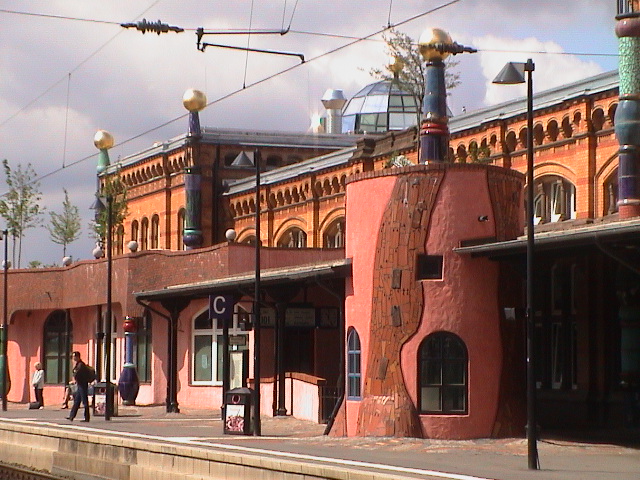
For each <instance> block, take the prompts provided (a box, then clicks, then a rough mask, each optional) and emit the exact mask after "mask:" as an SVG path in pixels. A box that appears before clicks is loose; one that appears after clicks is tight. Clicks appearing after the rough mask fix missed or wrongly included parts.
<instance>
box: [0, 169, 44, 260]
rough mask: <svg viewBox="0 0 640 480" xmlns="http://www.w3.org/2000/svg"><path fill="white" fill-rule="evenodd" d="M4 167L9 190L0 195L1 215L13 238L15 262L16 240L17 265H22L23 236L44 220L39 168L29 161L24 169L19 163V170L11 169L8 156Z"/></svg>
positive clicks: (14, 257) (14, 258)
mask: <svg viewBox="0 0 640 480" xmlns="http://www.w3.org/2000/svg"><path fill="white" fill-rule="evenodd" d="M2 166H3V167H4V174H5V182H6V183H7V186H8V187H9V191H8V192H7V193H6V194H5V195H4V198H2V199H0V216H1V217H2V218H4V219H5V222H6V225H7V230H8V231H9V235H11V237H12V238H13V246H12V258H13V263H14V265H16V243H17V249H18V251H17V255H18V262H17V266H18V268H20V261H21V258H22V238H23V237H24V235H25V231H26V230H27V229H29V228H33V227H35V226H36V225H38V224H39V223H40V221H41V218H40V217H41V215H42V213H43V212H44V207H41V206H40V205H39V203H38V202H40V200H41V198H42V193H41V192H40V183H39V182H37V181H36V172H35V171H34V169H33V167H32V166H31V164H30V163H28V164H27V166H26V167H25V168H24V169H23V168H22V165H18V168H17V170H12V169H11V167H10V166H9V162H8V160H7V159H4V160H3V161H2Z"/></svg>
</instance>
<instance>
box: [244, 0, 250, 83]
mask: <svg viewBox="0 0 640 480" xmlns="http://www.w3.org/2000/svg"><path fill="white" fill-rule="evenodd" d="M252 26H253V0H251V11H250V13H249V31H251V27H252ZM250 43H251V34H249V35H247V51H246V53H245V56H244V78H243V79H242V88H247V70H248V69H249V46H250Z"/></svg>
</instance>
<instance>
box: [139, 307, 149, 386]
mask: <svg viewBox="0 0 640 480" xmlns="http://www.w3.org/2000/svg"><path fill="white" fill-rule="evenodd" d="M137 320H138V321H137V327H138V331H137V334H136V358H135V365H136V370H137V372H138V379H139V380H140V382H142V383H149V382H151V352H152V348H151V347H152V343H151V339H152V337H151V312H150V311H149V310H145V312H144V315H143V316H142V317H140V318H138V319H137Z"/></svg>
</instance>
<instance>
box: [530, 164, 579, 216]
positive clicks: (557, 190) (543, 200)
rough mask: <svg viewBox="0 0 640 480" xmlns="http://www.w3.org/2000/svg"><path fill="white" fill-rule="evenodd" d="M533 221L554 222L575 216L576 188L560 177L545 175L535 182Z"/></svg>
mask: <svg viewBox="0 0 640 480" xmlns="http://www.w3.org/2000/svg"><path fill="white" fill-rule="evenodd" d="M534 188H535V191H534V196H535V199H534V204H533V206H534V222H535V224H536V225H537V224H540V223H554V222H561V221H564V220H571V219H574V218H576V189H575V187H574V186H573V184H572V183H571V182H569V181H567V180H565V179H563V178H562V177H558V176H556V175H547V176H545V177H542V178H540V179H538V180H536V182H535V186H534Z"/></svg>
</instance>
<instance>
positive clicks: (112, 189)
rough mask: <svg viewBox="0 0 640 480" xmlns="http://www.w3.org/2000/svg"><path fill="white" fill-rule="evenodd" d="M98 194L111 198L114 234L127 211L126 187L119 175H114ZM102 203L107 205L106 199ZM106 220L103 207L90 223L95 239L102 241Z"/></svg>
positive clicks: (104, 235) (104, 234)
mask: <svg viewBox="0 0 640 480" xmlns="http://www.w3.org/2000/svg"><path fill="white" fill-rule="evenodd" d="M100 196H101V197H103V198H106V197H109V196H110V197H111V198H112V199H113V203H112V205H111V227H112V229H111V231H112V234H114V232H116V231H117V230H118V227H119V226H120V225H122V224H123V223H124V219H125V218H127V215H128V213H129V211H128V209H127V188H126V186H125V184H124V183H123V182H122V180H121V179H120V177H118V176H115V175H114V176H113V177H112V178H109V179H107V180H106V182H105V183H104V184H103V185H102V189H101V191H100ZM104 203H105V207H107V205H106V200H105V201H104ZM107 220H108V218H107V209H106V208H105V209H104V210H100V211H98V212H97V213H96V218H95V220H93V221H92V222H91V224H90V227H91V232H92V236H93V238H95V239H96V240H97V241H100V242H104V240H105V238H106V236H107ZM112 238H113V237H112Z"/></svg>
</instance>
